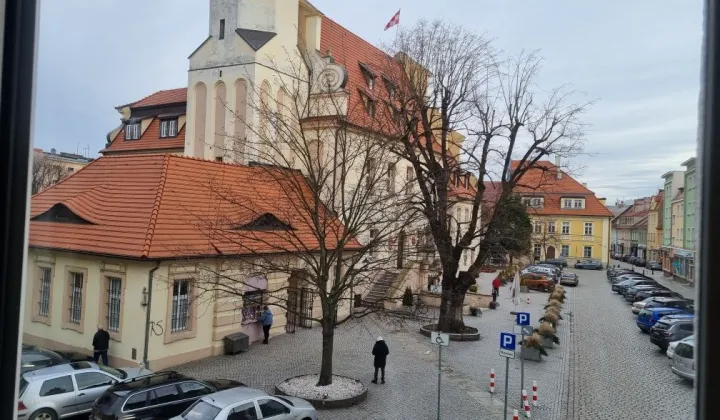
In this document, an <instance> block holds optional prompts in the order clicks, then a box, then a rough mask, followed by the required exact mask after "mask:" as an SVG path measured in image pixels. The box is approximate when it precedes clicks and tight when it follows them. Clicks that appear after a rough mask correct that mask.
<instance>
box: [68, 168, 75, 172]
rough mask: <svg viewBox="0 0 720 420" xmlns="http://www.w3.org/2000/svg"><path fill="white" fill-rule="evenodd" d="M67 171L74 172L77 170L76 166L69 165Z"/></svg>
mask: <svg viewBox="0 0 720 420" xmlns="http://www.w3.org/2000/svg"><path fill="white" fill-rule="evenodd" d="M67 171H68V172H74V171H75V168H70V167H68V168H67Z"/></svg>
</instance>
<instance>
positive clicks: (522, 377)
mask: <svg viewBox="0 0 720 420" xmlns="http://www.w3.org/2000/svg"><path fill="white" fill-rule="evenodd" d="M520 340H522V341H520V346H521V347H520V401H522V390H523V389H525V358H524V357H523V354H522V349H523V347H522V346H523V344H525V334H522V335H520Z"/></svg>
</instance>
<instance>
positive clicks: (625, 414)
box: [564, 270, 694, 420]
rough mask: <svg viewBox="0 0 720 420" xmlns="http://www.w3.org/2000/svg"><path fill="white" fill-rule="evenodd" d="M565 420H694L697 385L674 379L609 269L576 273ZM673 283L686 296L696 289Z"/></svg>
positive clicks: (666, 282) (675, 377)
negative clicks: (615, 288) (615, 286)
mask: <svg viewBox="0 0 720 420" xmlns="http://www.w3.org/2000/svg"><path fill="white" fill-rule="evenodd" d="M577 272H578V273H579V275H580V286H578V287H577V288H576V289H574V290H573V291H574V292H575V293H574V294H573V295H572V299H571V300H570V301H569V304H568V305H567V306H566V308H565V309H566V310H569V311H572V328H571V355H572V356H571V359H570V366H569V370H570V376H569V378H568V387H567V390H568V392H567V393H566V397H565V398H564V399H565V400H566V407H565V409H564V412H565V418H570V419H621V418H638V417H642V418H649V419H678V420H681V419H692V418H694V414H693V410H694V391H693V388H692V385H690V384H688V383H686V382H684V381H683V380H681V379H680V378H678V377H677V376H675V375H674V374H673V373H672V372H671V370H670V361H669V360H668V359H667V356H666V355H665V353H664V352H662V351H661V350H659V349H658V347H657V346H655V345H653V344H652V343H650V339H649V338H648V336H647V334H643V333H642V332H641V331H640V330H639V329H638V328H637V326H636V325H635V322H634V321H635V319H634V315H633V314H632V313H631V312H630V305H628V304H627V302H626V301H625V300H624V299H623V298H622V297H621V296H619V295H617V294H616V293H613V292H612V291H611V290H610V284H609V282H608V281H607V279H606V277H605V272H604V271H583V270H578V271H577ZM662 283H663V284H670V287H672V288H673V290H677V291H679V292H681V293H683V294H685V295H686V296H688V295H693V294H694V291H693V289H692V288H688V287H685V286H682V285H680V284H678V283H676V282H673V281H671V280H670V281H665V280H663V281H662Z"/></svg>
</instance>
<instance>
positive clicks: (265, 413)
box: [171, 387, 318, 420]
mask: <svg viewBox="0 0 720 420" xmlns="http://www.w3.org/2000/svg"><path fill="white" fill-rule="evenodd" d="M260 418H263V419H266V418H272V419H277V420H291V419H292V420H295V419H297V420H317V419H318V414H317V411H315V408H313V406H312V405H310V403H309V402H307V401H305V400H303V399H302V398H295V397H281V396H276V395H269V394H267V393H265V392H263V391H261V390H259V389H253V388H247V387H238V388H232V389H226V390H224V391H219V392H215V393H213V394H208V395H205V396H204V397H202V398H200V399H199V400H197V401H196V402H195V403H194V404H193V405H191V406H190V407H188V409H187V410H185V412H183V413H182V414H180V415H179V416H177V417H173V418H172V419H171V420H236V419H238V420H244V419H260Z"/></svg>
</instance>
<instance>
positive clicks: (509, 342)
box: [500, 333, 515, 351]
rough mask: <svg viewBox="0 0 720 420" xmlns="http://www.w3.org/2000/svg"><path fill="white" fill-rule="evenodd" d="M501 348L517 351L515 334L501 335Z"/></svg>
mask: <svg viewBox="0 0 720 420" xmlns="http://www.w3.org/2000/svg"><path fill="white" fill-rule="evenodd" d="M500 348H501V349H505V350H512V351H515V334H510V333H500Z"/></svg>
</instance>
